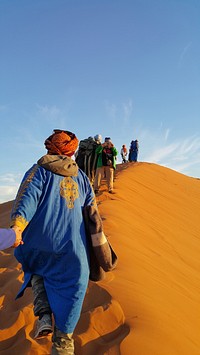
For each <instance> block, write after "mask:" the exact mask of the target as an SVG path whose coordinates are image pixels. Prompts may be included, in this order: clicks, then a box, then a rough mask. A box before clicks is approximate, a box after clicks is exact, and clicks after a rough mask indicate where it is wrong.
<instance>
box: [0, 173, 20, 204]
mask: <svg viewBox="0 0 200 355" xmlns="http://www.w3.org/2000/svg"><path fill="white" fill-rule="evenodd" d="M21 178H22V174H11V173H7V174H5V175H0V203H3V202H7V201H10V200H13V199H14V198H15V196H16V193H17V190H18V188H19V184H20V182H21Z"/></svg>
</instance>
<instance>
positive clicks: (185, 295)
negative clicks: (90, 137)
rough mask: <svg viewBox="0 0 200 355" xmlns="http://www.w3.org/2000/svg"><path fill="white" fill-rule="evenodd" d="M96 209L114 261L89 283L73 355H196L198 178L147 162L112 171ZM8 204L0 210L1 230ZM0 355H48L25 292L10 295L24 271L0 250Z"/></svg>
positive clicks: (199, 314) (199, 346)
mask: <svg viewBox="0 0 200 355" xmlns="http://www.w3.org/2000/svg"><path fill="white" fill-rule="evenodd" d="M114 187H115V192H116V194H115V195H110V194H108V192H107V188H106V186H105V183H103V184H102V186H101V191H100V194H99V196H98V198H97V202H98V206H99V211H100V214H101V216H102V219H103V223H104V231H105V233H106V235H107V236H108V239H109V241H110V242H111V244H112V246H113V248H114V250H115V252H116V253H117V255H118V258H119V261H118V265H117V268H116V270H114V271H112V272H109V273H107V274H106V278H105V280H103V281H101V282H98V283H93V282H90V283H89V287H88V290H87V294H86V297H85V301H84V305H83V309H82V314H81V317H80V320H79V323H78V325H77V327H76V331H75V334H74V338H75V345H76V348H75V349H76V354H77V355H82V354H83V355H86V354H87V355H104V354H105V355H106V354H109V355H119V354H121V355H200V336H199V329H200V307H199V304H200V282H199V281H200V258H199V254H200V221H199V210H200V180H199V179H195V178H190V177H187V176H185V175H183V174H180V173H177V172H175V171H173V170H171V169H168V168H165V167H161V166H159V165H156V164H151V163H128V164H122V165H119V166H117V171H116V177H115V182H114ZM11 206H12V201H10V202H7V203H6V204H1V205H0V208H1V209H0V226H1V227H7V226H8V223H9V214H10V209H11ZM0 267H1V278H0V286H1V289H0V307H1V308H0V329H1V331H0V338H1V342H0V354H2V355H10V354H11V353H12V354H14V355H15V354H21V355H27V354H31V355H36V354H50V347H51V342H50V337H48V338H46V339H45V338H43V339H40V340H37V341H36V340H35V339H34V338H33V334H34V330H33V328H34V322H35V318H34V316H33V312H32V294H31V290H27V291H26V293H25V296H24V297H23V298H21V299H20V300H18V301H14V297H15V295H16V293H17V291H18V289H19V287H20V284H21V282H22V277H23V273H22V272H21V269H20V265H19V264H18V263H17V261H16V260H15V258H14V257H13V249H12V248H9V249H7V250H5V251H1V252H0Z"/></svg>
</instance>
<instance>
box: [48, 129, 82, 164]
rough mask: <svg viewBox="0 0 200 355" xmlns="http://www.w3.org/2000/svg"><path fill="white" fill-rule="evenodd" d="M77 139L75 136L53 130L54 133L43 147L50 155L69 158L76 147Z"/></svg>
mask: <svg viewBox="0 0 200 355" xmlns="http://www.w3.org/2000/svg"><path fill="white" fill-rule="evenodd" d="M78 143H79V141H78V139H77V138H76V136H75V134H74V133H72V132H69V131H63V130H61V129H54V133H53V134H52V135H51V136H50V137H48V138H47V139H46V140H45V142H44V145H45V147H46V149H47V150H48V154H51V155H67V156H69V157H71V156H72V155H73V154H74V153H75V151H76V149H77V147H78Z"/></svg>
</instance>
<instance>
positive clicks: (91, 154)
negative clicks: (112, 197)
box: [75, 134, 139, 194]
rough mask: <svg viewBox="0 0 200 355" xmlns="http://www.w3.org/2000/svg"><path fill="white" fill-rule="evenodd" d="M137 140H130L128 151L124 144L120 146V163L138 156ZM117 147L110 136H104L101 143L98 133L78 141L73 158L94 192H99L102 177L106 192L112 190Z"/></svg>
mask: <svg viewBox="0 0 200 355" xmlns="http://www.w3.org/2000/svg"><path fill="white" fill-rule="evenodd" d="M138 150H139V144H138V140H137V139H136V140H132V141H131V144H130V148H129V151H128V149H127V148H126V145H125V144H123V145H122V148H121V152H120V154H121V158H122V163H127V162H136V161H137V157H138ZM117 154H118V152H117V149H116V148H115V146H114V144H113V143H112V141H111V138H110V137H106V138H105V140H104V143H102V136H101V135H100V134H97V135H95V136H94V137H92V136H90V137H88V138H86V139H83V140H81V141H80V143H79V149H78V151H77V152H76V154H75V160H76V163H77V164H78V166H79V168H80V169H82V170H83V171H84V172H85V174H86V175H87V176H88V177H89V180H90V182H91V184H92V185H93V187H94V191H95V194H97V193H98V192H99V188H100V183H101V179H102V177H105V178H106V182H107V187H108V192H109V193H114V192H113V178H114V170H115V169H116V159H117Z"/></svg>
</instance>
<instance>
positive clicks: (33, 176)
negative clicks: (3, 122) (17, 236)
mask: <svg viewBox="0 0 200 355" xmlns="http://www.w3.org/2000/svg"><path fill="white" fill-rule="evenodd" d="M42 170H44V169H42V168H39V166H38V165H37V164H35V165H34V166H33V167H32V168H31V169H29V170H28V171H27V173H26V174H25V175H24V178H23V180H22V182H21V185H20V187H19V190H18V193H17V196H16V199H15V201H14V205H13V209H12V213H11V223H10V225H11V227H14V226H17V227H19V228H20V230H21V231H22V232H23V230H24V229H25V228H26V226H27V225H28V223H29V222H30V221H31V219H32V217H33V216H34V214H35V212H36V209H37V206H38V203H39V199H40V196H41V194H42V187H43V184H44V179H45V177H44V174H42Z"/></svg>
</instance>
